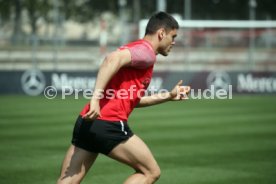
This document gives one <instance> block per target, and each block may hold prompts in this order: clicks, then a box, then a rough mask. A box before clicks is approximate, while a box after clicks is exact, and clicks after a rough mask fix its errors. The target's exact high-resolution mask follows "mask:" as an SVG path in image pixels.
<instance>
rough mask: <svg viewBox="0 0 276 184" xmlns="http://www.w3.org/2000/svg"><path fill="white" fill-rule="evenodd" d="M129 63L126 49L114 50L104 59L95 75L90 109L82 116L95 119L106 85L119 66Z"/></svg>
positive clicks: (128, 53)
mask: <svg viewBox="0 0 276 184" xmlns="http://www.w3.org/2000/svg"><path fill="white" fill-rule="evenodd" d="M130 63H131V54H130V52H129V50H128V49H124V50H120V51H115V52H113V53H111V54H109V55H108V56H107V57H106V58H105V59H104V61H103V63H102V64H101V66H100V69H99V72H98V75H97V80H96V84H95V88H94V92H93V96H92V98H91V100H90V110H89V111H88V112H87V113H86V114H85V115H84V116H83V118H88V119H95V118H97V117H98V116H99V115H100V105H99V100H100V98H101V97H102V95H103V92H104V89H105V87H106V85H107V84H108V82H109V81H110V80H111V78H112V77H113V76H114V74H116V73H117V72H118V71H119V69H120V68H122V67H124V66H127V65H130Z"/></svg>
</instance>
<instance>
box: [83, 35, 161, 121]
mask: <svg viewBox="0 0 276 184" xmlns="http://www.w3.org/2000/svg"><path fill="white" fill-rule="evenodd" d="M123 49H128V50H129V51H130V54H131V65H130V66H128V67H123V68H121V69H120V70H119V71H118V72H117V73H116V74H115V75H114V76H113V77H112V79H111V80H110V81H109V83H108V84H107V86H106V88H105V90H104V98H102V99H100V109H101V112H100V113H101V116H100V117H98V119H102V120H107V121H127V119H128V116H129V114H130V113H131V112H132V110H133V109H134V107H135V106H136V105H137V104H138V103H139V101H140V98H141V97H142V96H144V94H145V90H146V89H147V87H148V86H149V83H150V81H151V78H152V71H153V66H154V63H155V61H156V55H155V52H154V50H153V48H152V46H151V44H150V43H149V42H147V41H145V40H137V41H134V42H131V43H129V44H126V45H124V46H122V47H120V48H119V50H123ZM89 108H90V103H88V104H86V105H85V107H84V108H83V110H82V111H81V113H80V115H81V116H83V115H84V114H86V113H87V112H88V111H89Z"/></svg>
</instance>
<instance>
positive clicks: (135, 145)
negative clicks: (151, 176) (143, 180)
mask: <svg viewBox="0 0 276 184" xmlns="http://www.w3.org/2000/svg"><path fill="white" fill-rule="evenodd" d="M108 156H109V157H110V158H113V159H115V160H118V161H120V162H122V163H125V164H127V165H129V166H131V167H133V168H134V169H135V170H137V171H140V172H143V173H147V172H151V171H153V170H156V169H159V166H158V164H157V162H156V160H155V159H154V157H153V155H152V153H151V151H150V149H149V148H148V146H147V145H146V144H145V143H144V142H143V141H142V140H141V139H140V138H139V137H138V136H136V135H133V136H132V137H130V138H129V139H128V140H127V141H125V142H123V143H121V144H119V145H118V146H116V147H115V148H114V149H113V150H112V151H111V152H110V153H109V154H108Z"/></svg>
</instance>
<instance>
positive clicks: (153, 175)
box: [148, 166, 161, 183]
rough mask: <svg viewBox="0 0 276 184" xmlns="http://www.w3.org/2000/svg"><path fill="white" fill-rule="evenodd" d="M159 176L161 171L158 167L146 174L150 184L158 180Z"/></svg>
mask: <svg viewBox="0 0 276 184" xmlns="http://www.w3.org/2000/svg"><path fill="white" fill-rule="evenodd" d="M160 176H161V170H160V168H159V167H158V166H157V167H155V168H154V169H152V170H151V171H150V172H149V174H148V178H149V180H150V181H151V183H154V182H156V181H157V180H158V179H159V178H160Z"/></svg>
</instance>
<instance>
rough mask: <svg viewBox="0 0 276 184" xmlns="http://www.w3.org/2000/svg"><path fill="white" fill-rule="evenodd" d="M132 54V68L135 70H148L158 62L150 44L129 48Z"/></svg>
mask: <svg viewBox="0 0 276 184" xmlns="http://www.w3.org/2000/svg"><path fill="white" fill-rule="evenodd" d="M127 49H128V50H129V51H130V54H131V66H132V67H135V68H141V69H143V68H148V67H150V66H152V65H153V64H154V63H155V61H156V55H155V53H154V51H153V49H152V48H151V46H150V45H148V43H140V44H135V45H132V46H130V47H127Z"/></svg>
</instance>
